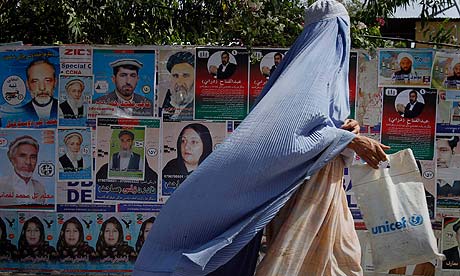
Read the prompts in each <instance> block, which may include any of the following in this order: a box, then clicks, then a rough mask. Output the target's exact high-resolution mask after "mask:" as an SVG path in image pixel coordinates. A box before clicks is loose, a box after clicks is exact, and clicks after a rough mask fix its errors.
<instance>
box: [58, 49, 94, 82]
mask: <svg viewBox="0 0 460 276" xmlns="http://www.w3.org/2000/svg"><path fill="white" fill-rule="evenodd" d="M59 55H60V59H61V60H60V61H61V70H60V74H61V75H70V76H90V75H92V74H93V68H92V63H93V48H92V47H90V46H84V45H78V46H77V45H75V46H72V45H65V46H61V47H59Z"/></svg>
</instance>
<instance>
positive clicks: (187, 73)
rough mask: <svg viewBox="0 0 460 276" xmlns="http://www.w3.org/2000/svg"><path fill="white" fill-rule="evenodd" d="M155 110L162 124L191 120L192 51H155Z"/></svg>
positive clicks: (192, 103) (193, 58)
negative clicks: (156, 75) (156, 58)
mask: <svg viewBox="0 0 460 276" xmlns="http://www.w3.org/2000/svg"><path fill="white" fill-rule="evenodd" d="M157 93H158V94H157V95H158V96H157V98H158V101H157V106H158V108H159V110H160V111H161V113H160V114H161V116H162V117H163V120H164V121H191V120H193V106H194V100H195V49H191V48H180V49H177V48H161V49H159V50H158V86H157Z"/></svg>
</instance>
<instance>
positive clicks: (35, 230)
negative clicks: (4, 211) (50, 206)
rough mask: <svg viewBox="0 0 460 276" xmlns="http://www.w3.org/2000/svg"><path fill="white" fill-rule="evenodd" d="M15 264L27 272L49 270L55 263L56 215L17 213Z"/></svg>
mask: <svg viewBox="0 0 460 276" xmlns="http://www.w3.org/2000/svg"><path fill="white" fill-rule="evenodd" d="M18 224H19V225H18V230H19V231H20V232H18V234H19V239H18V244H17V246H18V252H19V255H18V256H17V264H16V265H18V267H19V268H22V267H23V266H24V265H25V264H26V265H27V268H28V269H29V270H37V271H40V270H43V269H50V268H51V267H52V266H53V264H54V262H55V261H56V257H57V253H56V244H57V240H58V235H57V231H56V227H57V222H56V213H45V212H18Z"/></svg>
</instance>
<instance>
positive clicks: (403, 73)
mask: <svg viewBox="0 0 460 276" xmlns="http://www.w3.org/2000/svg"><path fill="white" fill-rule="evenodd" d="M397 59H398V65H399V70H398V71H395V72H394V73H393V75H392V77H391V78H392V79H393V80H394V81H396V82H409V81H410V80H411V79H413V76H414V70H413V68H412V66H413V64H414V57H413V56H412V55H411V54H409V53H406V52H402V53H399V54H398V57H397Z"/></svg>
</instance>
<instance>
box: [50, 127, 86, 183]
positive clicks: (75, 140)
mask: <svg viewBox="0 0 460 276" xmlns="http://www.w3.org/2000/svg"><path fill="white" fill-rule="evenodd" d="M57 135H58V139H57V146H58V150H57V154H58V156H57V157H56V158H57V159H58V160H59V163H58V181H91V180H92V179H93V154H92V150H91V128H58V133H57Z"/></svg>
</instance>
